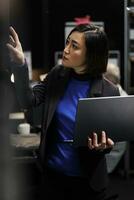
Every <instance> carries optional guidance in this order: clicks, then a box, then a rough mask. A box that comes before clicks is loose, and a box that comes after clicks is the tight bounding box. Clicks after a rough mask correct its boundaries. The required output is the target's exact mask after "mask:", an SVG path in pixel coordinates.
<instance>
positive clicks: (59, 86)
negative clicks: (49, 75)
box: [46, 71, 70, 128]
mask: <svg viewBox="0 0 134 200" xmlns="http://www.w3.org/2000/svg"><path fill="white" fill-rule="evenodd" d="M69 74H70V73H69V71H68V72H62V73H61V74H60V75H59V78H58V80H56V82H55V84H54V87H53V89H52V90H51V97H50V98H49V103H48V104H49V107H48V117H47V124H46V128H48V126H49V124H50V122H51V120H52V117H53V114H54V112H55V109H56V106H57V103H58V101H59V99H60V97H61V96H62V95H63V94H64V92H65V88H66V86H67V83H68V80H69V77H70V76H69Z"/></svg>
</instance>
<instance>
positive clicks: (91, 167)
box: [7, 24, 119, 200]
mask: <svg viewBox="0 0 134 200" xmlns="http://www.w3.org/2000/svg"><path fill="white" fill-rule="evenodd" d="M10 32H11V37H10V42H9V43H8V44H7V46H8V49H9V51H10V55H11V59H12V61H13V62H14V63H15V64H14V67H13V70H14V75H15V79H16V90H17V91H18V93H19V92H21V93H22V92H23V93H24V94H23V96H24V99H22V98H21V99H20V102H21V103H22V105H24V106H25V107H26V106H30V105H32V106H37V105H40V104H41V103H44V111H43V119H42V133H41V143H40V148H39V160H40V163H41V166H42V172H43V178H44V179H43V180H44V185H43V188H42V189H43V192H44V199H53V198H56V197H57V198H58V199H62V200H63V199H70V198H71V199H73V198H75V199H76V198H79V199H85V198H87V196H88V197H89V199H92V200H93V199H94V200H102V199H103V200H104V199H108V198H107V194H106V188H107V170H106V161H105V153H106V152H108V151H109V150H110V149H111V148H112V147H113V145H114V142H113V141H112V139H110V138H108V137H107V136H106V133H105V131H104V130H102V133H101V138H100V140H99V139H98V136H97V133H92V135H93V136H92V137H88V138H87V146H86V147H80V148H74V147H73V145H71V144H69V143H64V140H66V139H67V140H68V139H69V140H70V139H73V136H74V135H73V133H74V125H75V114H76V106H77V102H78V99H79V98H86V97H102V96H116V95H119V91H118V89H117V88H116V87H115V86H114V85H113V84H112V83H110V82H109V81H107V80H105V79H104V78H103V76H102V74H103V73H104V72H105V71H106V66H107V60H108V39H107V36H106V33H105V32H104V31H103V30H102V29H101V28H99V27H97V26H94V25H92V24H90V25H89V24H85V25H84V24H83V25H78V26H76V27H75V28H74V29H73V30H72V31H71V32H70V34H69V36H68V38H67V40H66V45H65V49H64V51H63V58H62V65H59V66H56V67H54V68H52V70H51V71H50V72H49V73H48V75H47V77H46V79H45V80H44V81H43V82H41V83H40V84H38V85H37V86H35V87H34V88H33V90H32V91H31V90H30V89H29V88H28V83H29V80H28V75H27V71H28V70H27V66H26V63H25V58H24V54H23V51H22V47H21V44H20V42H19V38H18V35H17V33H16V32H15V30H14V29H13V28H10ZM17 65H20V66H17ZM22 75H23V76H22ZM18 82H19V83H21V84H18ZM19 85H21V88H18V86H19ZM22 85H23V87H22ZM21 97H22V95H21ZM89 123H90V122H89Z"/></svg>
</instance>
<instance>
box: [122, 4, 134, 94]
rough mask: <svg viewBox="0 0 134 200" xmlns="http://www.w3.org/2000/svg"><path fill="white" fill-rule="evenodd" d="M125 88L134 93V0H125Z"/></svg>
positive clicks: (129, 92)
mask: <svg viewBox="0 0 134 200" xmlns="http://www.w3.org/2000/svg"><path fill="white" fill-rule="evenodd" d="M124 89H125V90H126V91H127V93H128V94H134V0H124Z"/></svg>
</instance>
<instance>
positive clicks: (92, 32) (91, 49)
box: [68, 24, 108, 76]
mask: <svg viewBox="0 0 134 200" xmlns="http://www.w3.org/2000/svg"><path fill="white" fill-rule="evenodd" d="M74 31H77V32H80V33H84V35H85V44H86V49H87V54H86V56H87V66H88V68H87V72H88V73H89V74H90V75H92V76H98V75H101V74H102V73H104V72H105V71H106V68H107V62H108V38H107V35H106V33H105V32H104V30H103V27H99V26H96V25H93V24H80V25H77V26H76V27H75V28H74V29H73V30H72V31H71V32H70V33H69V35H68V37H69V36H70V35H71V34H72V32H74Z"/></svg>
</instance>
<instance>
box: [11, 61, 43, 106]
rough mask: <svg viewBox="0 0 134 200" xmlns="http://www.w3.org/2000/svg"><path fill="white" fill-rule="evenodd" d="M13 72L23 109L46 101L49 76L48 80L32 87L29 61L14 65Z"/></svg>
mask: <svg viewBox="0 0 134 200" xmlns="http://www.w3.org/2000/svg"><path fill="white" fill-rule="evenodd" d="M12 72H13V74H14V84H15V90H16V95H17V98H18V102H19V104H20V107H21V108H22V109H27V108H29V107H31V106H38V105H40V104H41V103H43V102H44V100H45V92H46V85H47V78H46V80H44V81H42V82H39V83H38V84H36V85H35V86H34V87H31V86H30V82H29V75H28V66H27V63H25V65H22V66H17V65H16V64H14V65H13V66H12Z"/></svg>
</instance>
